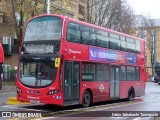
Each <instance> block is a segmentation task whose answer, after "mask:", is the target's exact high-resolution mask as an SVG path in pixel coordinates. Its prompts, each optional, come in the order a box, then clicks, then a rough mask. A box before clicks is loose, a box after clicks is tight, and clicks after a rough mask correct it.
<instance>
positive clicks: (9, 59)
mask: <svg viewBox="0 0 160 120" xmlns="http://www.w3.org/2000/svg"><path fill="white" fill-rule="evenodd" d="M11 10H12V5H11V1H10V0H0V43H1V44H5V45H6V44H8V45H9V46H8V47H7V48H8V49H5V48H6V46H5V45H4V46H3V47H5V48H4V52H5V62H4V66H5V68H7V69H8V67H11V66H12V67H13V68H15V67H17V63H18V55H17V54H13V53H12V52H11V47H12V46H13V45H14V44H15V29H14V23H13V18H12V13H11Z"/></svg>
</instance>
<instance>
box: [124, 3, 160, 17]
mask: <svg viewBox="0 0 160 120" xmlns="http://www.w3.org/2000/svg"><path fill="white" fill-rule="evenodd" d="M127 1H128V3H129V5H130V6H131V7H132V8H133V9H134V11H135V14H137V15H145V16H148V15H149V16H150V18H153V19H155V18H160V0H127Z"/></svg>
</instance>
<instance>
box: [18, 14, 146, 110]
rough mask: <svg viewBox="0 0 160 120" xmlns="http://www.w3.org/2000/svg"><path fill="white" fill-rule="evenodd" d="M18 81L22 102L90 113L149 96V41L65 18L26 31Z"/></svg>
mask: <svg viewBox="0 0 160 120" xmlns="http://www.w3.org/2000/svg"><path fill="white" fill-rule="evenodd" d="M19 56H20V57H19V65H18V66H19V67H18V73H17V79H16V86H17V99H18V100H20V101H28V102H32V103H45V104H54V105H59V106H68V105H75V104H81V105H82V106H83V107H88V106H90V105H91V104H92V103H94V102H100V101H109V100H116V99H117V100H118V99H128V100H133V99H134V98H135V97H139V96H142V95H144V94H145V82H146V80H147V77H146V76H147V72H146V61H145V41H144V40H143V39H140V38H137V37H134V36H130V35H127V34H124V33H120V32H116V31H113V30H109V29H106V28H103V27H99V26H96V25H92V24H89V23H85V22H82V21H78V20H75V19H72V18H68V17H65V16H61V15H55V14H49V15H40V16H36V17H34V18H32V19H30V20H29V21H28V22H27V25H26V31H25V35H24V40H23V41H22V44H21V52H20V55H19Z"/></svg>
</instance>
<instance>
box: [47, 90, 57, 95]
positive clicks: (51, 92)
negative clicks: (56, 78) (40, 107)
mask: <svg viewBox="0 0 160 120" xmlns="http://www.w3.org/2000/svg"><path fill="white" fill-rule="evenodd" d="M58 91H59V90H58V89H57V90H52V91H49V92H48V93H47V95H52V94H56V93H58Z"/></svg>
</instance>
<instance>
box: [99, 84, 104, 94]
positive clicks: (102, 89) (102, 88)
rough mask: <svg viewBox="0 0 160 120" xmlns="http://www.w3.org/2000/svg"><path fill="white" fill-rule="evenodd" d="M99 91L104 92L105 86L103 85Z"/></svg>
mask: <svg viewBox="0 0 160 120" xmlns="http://www.w3.org/2000/svg"><path fill="white" fill-rule="evenodd" d="M99 90H100V92H103V91H104V85H103V84H101V85H100V86H99Z"/></svg>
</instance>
